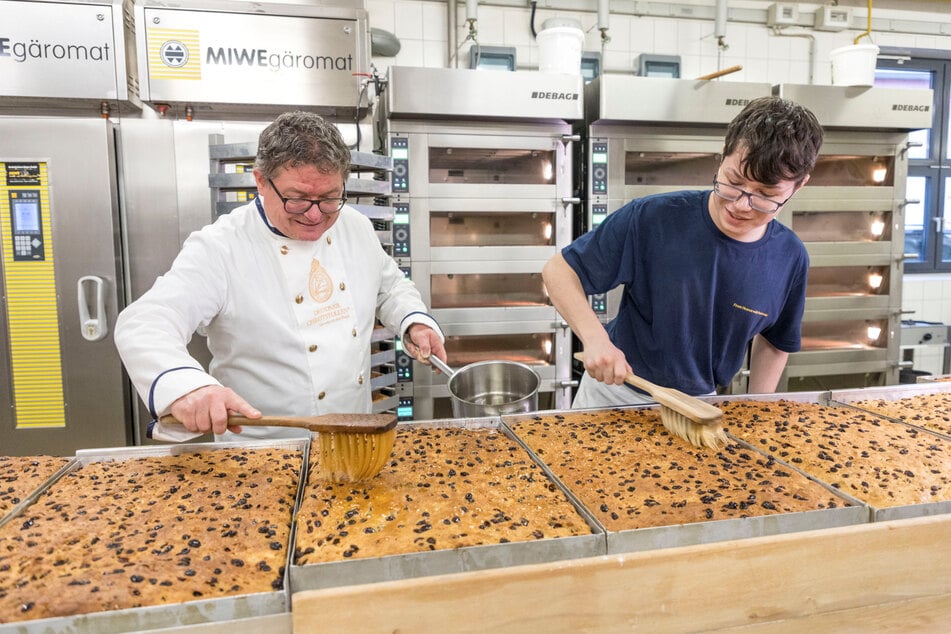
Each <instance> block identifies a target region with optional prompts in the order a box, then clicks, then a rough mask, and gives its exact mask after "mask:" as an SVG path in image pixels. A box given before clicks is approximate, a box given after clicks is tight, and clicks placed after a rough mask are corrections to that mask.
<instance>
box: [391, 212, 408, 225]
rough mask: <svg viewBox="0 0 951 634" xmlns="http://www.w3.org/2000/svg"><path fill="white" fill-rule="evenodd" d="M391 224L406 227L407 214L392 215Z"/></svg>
mask: <svg viewBox="0 0 951 634" xmlns="http://www.w3.org/2000/svg"><path fill="white" fill-rule="evenodd" d="M393 222H394V223H396V224H398V225H408V224H409V214H393Z"/></svg>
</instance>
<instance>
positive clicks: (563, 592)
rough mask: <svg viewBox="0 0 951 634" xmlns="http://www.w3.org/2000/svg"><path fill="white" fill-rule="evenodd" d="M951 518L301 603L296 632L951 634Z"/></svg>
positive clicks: (481, 575)
mask: <svg viewBox="0 0 951 634" xmlns="http://www.w3.org/2000/svg"><path fill="white" fill-rule="evenodd" d="M949 562H951V515H940V516H933V517H921V518H915V519H907V520H896V521H891V522H880V523H875V524H862V525H857V526H848V527H844V528H833V529H824V530H817V531H808V532H802V533H791V534H783V535H775V536H769V537H761V538H752V539H744V540H738V541H728V542H719V543H715V544H707V545H700V546H687V547H682V548H671V549H666V550H652V551H646V552H637V553H630V554H624V555H608V556H601V557H592V558H588V559H575V560H568V561H560V562H555V563H547V564H535V565H529V566H517V567H511V568H502V569H495V570H481V571H476V572H467V573H460V574H453V575H442V576H435V577H424V578H419V579H408V580H404V581H393V582H384V583H375V584H367V585H358V586H347V587H341V588H331V589H326V590H312V591H306V592H300V593H296V594H294V595H293V608H292V618H293V625H294V632H295V633H297V634H305V633H311V632H315V633H316V632H322V633H332V632H347V633H348V634H350V633H352V632H361V634H370V633H374V632H387V633H393V632H414V633H416V632H440V633H442V632H448V631H451V632H545V633H546V634H547V633H558V632H565V633H569V632H571V633H574V632H599V633H600V632H632V631H643V632H650V633H652V634H653V633H655V632H687V631H697V630H704V631H711V630H713V631H726V632H743V633H758V632H770V633H774V632H790V633H792V632H796V633H797V634H798V633H800V632H808V631H810V630H811V631H814V632H828V631H836V632H862V633H863V634H864V633H866V632H886V631H892V632H894V631H901V632H903V633H904V632H938V631H951V563H949Z"/></svg>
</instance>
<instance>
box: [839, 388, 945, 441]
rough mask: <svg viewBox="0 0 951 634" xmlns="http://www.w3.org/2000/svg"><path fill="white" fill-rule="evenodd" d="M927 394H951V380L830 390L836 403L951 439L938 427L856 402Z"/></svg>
mask: <svg viewBox="0 0 951 634" xmlns="http://www.w3.org/2000/svg"><path fill="white" fill-rule="evenodd" d="M927 394H949V395H951V382H931V383H905V384H902V385H886V386H881V387H867V388H864V389H861V390H833V391H832V392H830V400H831V402H832V403H833V404H835V405H845V406H847V407H853V408H855V409H860V410H862V411H865V412H868V413H870V414H875V415H876V416H879V417H881V418H887V419H888V420H891V421H894V422H896V423H902V424H904V425H908V426H910V427H914V428H916V429H918V430H920V431H923V432H927V433H929V434H935V435H937V436H940V437H942V438H944V439H945V440H949V441H951V435H949V434H945V433H942V432H941V431H938V430H936V429H931V428H930V427H922V426H921V425H916V424H915V423H914V422H911V421H907V420H903V419H901V418H896V417H894V416H889V415H887V414H885V413H884V412H878V411H876V410H875V409H874V408H871V407H863V406H862V405H857V404H856V401H870V400H876V399H881V400H885V401H900V400H901V399H903V398H912V397H914V396H922V395H927Z"/></svg>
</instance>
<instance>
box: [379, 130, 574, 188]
mask: <svg viewBox="0 0 951 634" xmlns="http://www.w3.org/2000/svg"><path fill="white" fill-rule="evenodd" d="M398 124H399V125H400V126H405V125H407V122H398ZM402 129H405V127H403V128H402ZM480 132H481V133H479V134H449V133H442V132H440V133H435V132H428V131H422V132H410V133H401V132H394V133H393V134H392V135H391V137H390V144H391V151H393V152H394V154H395V155H396V156H404V155H405V156H406V159H405V160H403V159H399V158H394V181H393V193H394V194H395V195H397V196H404V195H405V196H409V197H411V198H420V197H421V198H470V199H476V198H484V197H490V198H504V199H511V198H535V199H549V200H555V199H561V198H562V197H567V196H570V194H571V178H572V170H571V164H572V162H571V154H570V152H571V142H570V141H566V140H564V139H563V138H562V136H563V135H564V134H567V133H569V132H570V128H569V127H568V126H567V124H563V125H560V126H552V127H551V129H550V130H549V129H547V128H544V127H543V128H541V129H540V130H538V131H537V132H538V133H537V134H535V135H529V134H518V130H517V128H516V129H509V128H501V127H499V128H498V129H496V130H493V129H488V130H482V131H480Z"/></svg>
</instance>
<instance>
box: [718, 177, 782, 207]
mask: <svg viewBox="0 0 951 634" xmlns="http://www.w3.org/2000/svg"><path fill="white" fill-rule="evenodd" d="M713 191H714V193H715V194H716V195H717V196H719V197H720V198H722V199H723V200H729V201H730V202H731V203H735V202H736V201H738V200H739V199H740V198H743V196H746V201H747V202H748V203H749V204H750V207H751V208H752V209H753V210H754V211H758V212H760V213H761V214H774V213H776V212H777V211H779V208H780V207H782V206H783V205H785V204H786V203H788V202H789V199H790V198H792V196H791V195H790V196H789V198H787V199H786V200H784V201H782V202H777V201H775V200H771V199H769V198H766V197H764V196H760V195H759V194H753V193H750V192H748V191H744V190H742V189H740V188H739V187H734V186H733V185H730V184H729V183H724V182H721V181H718V180H717V179H716V177H714V179H713Z"/></svg>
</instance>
